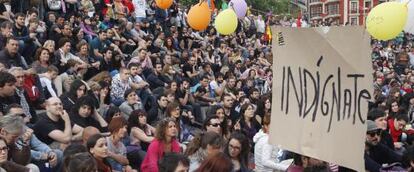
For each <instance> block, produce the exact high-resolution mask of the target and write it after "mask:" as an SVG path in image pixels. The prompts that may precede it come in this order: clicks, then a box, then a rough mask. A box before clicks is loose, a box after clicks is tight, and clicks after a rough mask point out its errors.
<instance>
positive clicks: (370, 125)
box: [367, 120, 380, 132]
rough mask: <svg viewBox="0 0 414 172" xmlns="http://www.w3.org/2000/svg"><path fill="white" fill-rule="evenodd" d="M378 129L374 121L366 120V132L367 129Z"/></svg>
mask: <svg viewBox="0 0 414 172" xmlns="http://www.w3.org/2000/svg"><path fill="white" fill-rule="evenodd" d="M378 129H380V128H379V127H377V125H376V124H375V122H374V121H371V120H367V132H369V131H375V130H378Z"/></svg>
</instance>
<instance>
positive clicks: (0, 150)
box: [0, 146, 9, 152]
mask: <svg viewBox="0 0 414 172" xmlns="http://www.w3.org/2000/svg"><path fill="white" fill-rule="evenodd" d="M8 150H9V148H8V147H7V146H4V147H1V148H0V152H7V151H8Z"/></svg>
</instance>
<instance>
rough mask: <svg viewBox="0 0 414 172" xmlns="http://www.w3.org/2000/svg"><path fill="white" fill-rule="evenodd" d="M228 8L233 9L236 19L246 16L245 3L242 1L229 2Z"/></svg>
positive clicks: (232, 0)
mask: <svg viewBox="0 0 414 172" xmlns="http://www.w3.org/2000/svg"><path fill="white" fill-rule="evenodd" d="M229 6H231V7H232V8H233V10H234V11H235V12H236V14H237V17H238V18H240V19H241V18H243V17H244V16H246V12H247V3H246V1H244V0H231V1H230V3H229Z"/></svg>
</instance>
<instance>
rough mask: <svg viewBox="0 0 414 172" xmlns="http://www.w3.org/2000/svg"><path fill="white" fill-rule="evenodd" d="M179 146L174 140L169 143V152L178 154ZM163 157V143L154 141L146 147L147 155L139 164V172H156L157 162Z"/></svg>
mask: <svg viewBox="0 0 414 172" xmlns="http://www.w3.org/2000/svg"><path fill="white" fill-rule="evenodd" d="M180 150H181V149H180V144H179V143H178V141H177V140H176V139H173V140H172V141H171V152H176V153H179V152H180ZM163 156H164V143H163V142H162V141H160V140H158V139H154V140H153V141H152V142H151V144H150V145H149V147H148V151H147V154H146V156H145V158H144V161H143V162H142V164H141V172H158V161H159V160H160V159H161V158H162V157H163Z"/></svg>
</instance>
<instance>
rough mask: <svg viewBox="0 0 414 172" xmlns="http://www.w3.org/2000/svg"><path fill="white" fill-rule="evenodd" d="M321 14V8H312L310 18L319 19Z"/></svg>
mask: <svg viewBox="0 0 414 172" xmlns="http://www.w3.org/2000/svg"><path fill="white" fill-rule="evenodd" d="M321 14H322V6H319V5H318V6H312V7H311V9H310V15H311V18H313V17H320V16H321Z"/></svg>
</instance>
